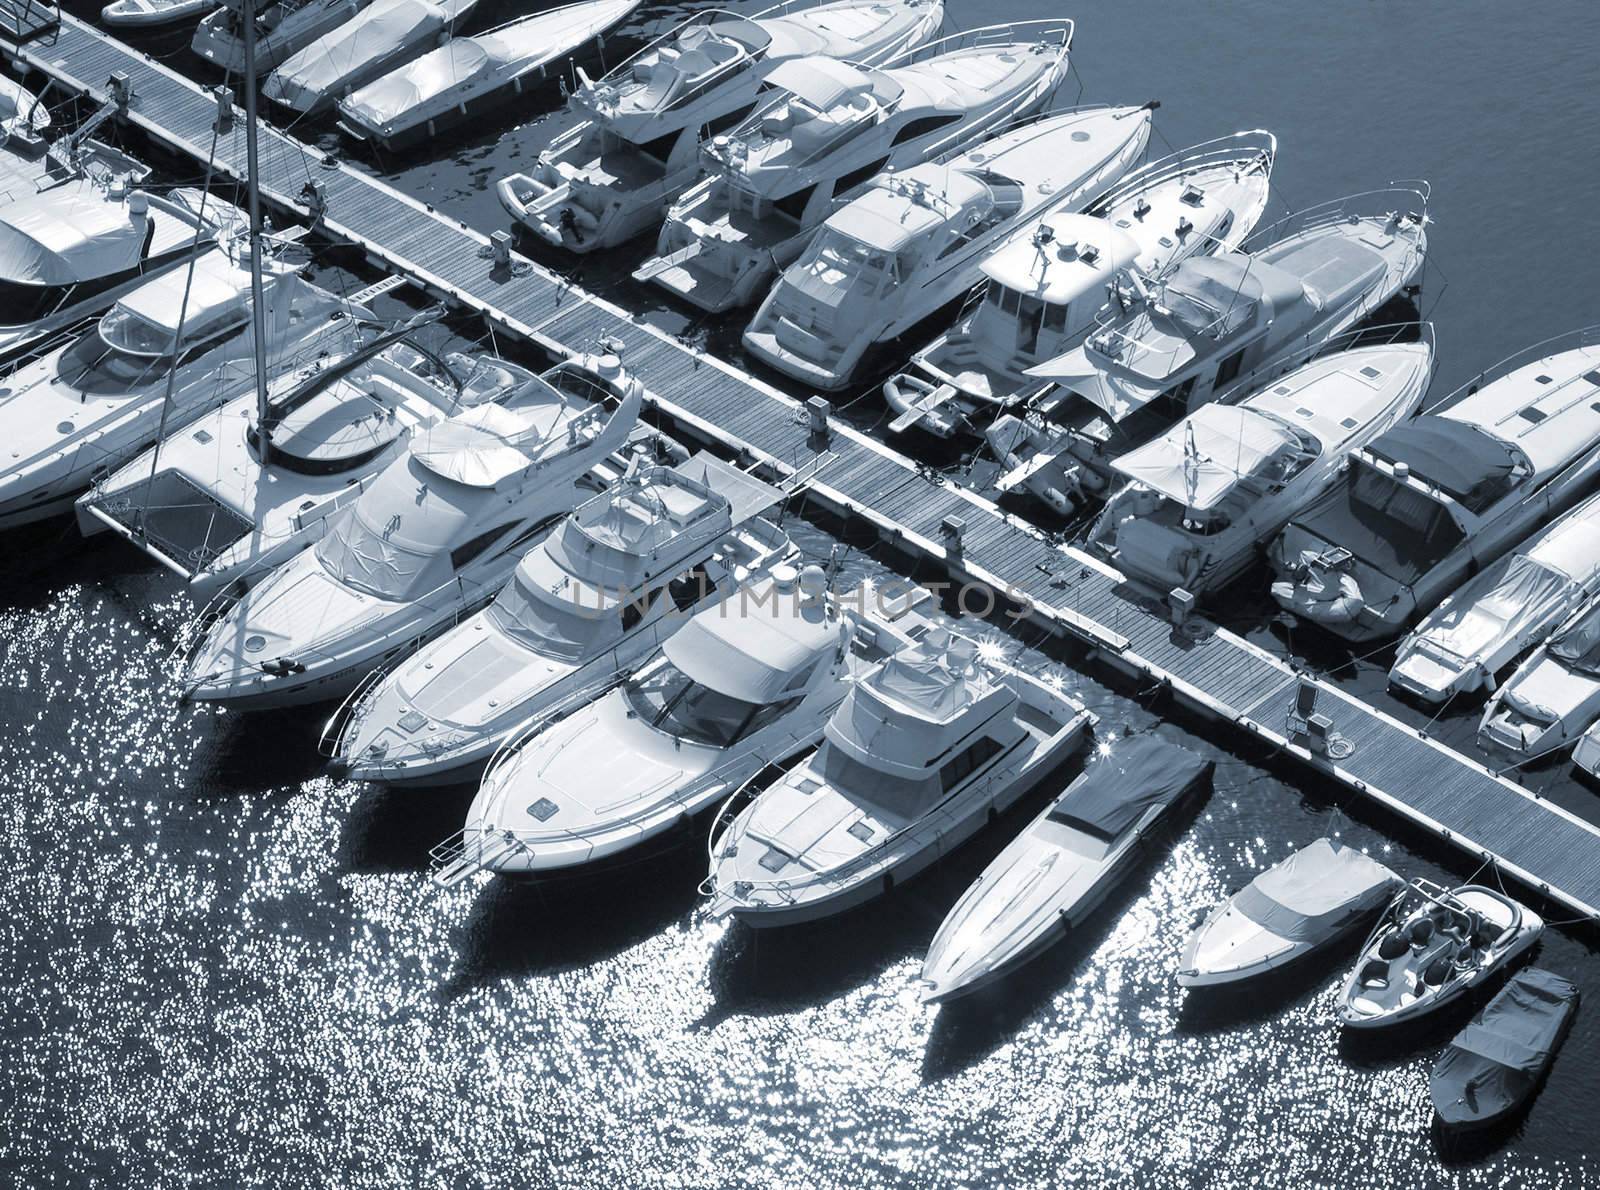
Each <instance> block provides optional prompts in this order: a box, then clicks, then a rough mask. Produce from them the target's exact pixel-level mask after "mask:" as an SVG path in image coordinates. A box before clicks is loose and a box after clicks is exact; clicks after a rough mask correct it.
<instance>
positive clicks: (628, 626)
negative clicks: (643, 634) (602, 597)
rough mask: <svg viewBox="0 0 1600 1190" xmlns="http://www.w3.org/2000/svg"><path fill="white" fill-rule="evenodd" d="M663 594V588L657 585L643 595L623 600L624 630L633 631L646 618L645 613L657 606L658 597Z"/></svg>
mask: <svg viewBox="0 0 1600 1190" xmlns="http://www.w3.org/2000/svg"><path fill="white" fill-rule="evenodd" d="M660 594H661V588H660V587H655V588H653V589H652V590H649V591H646V592H645V593H644V594H643V595H640V596H636V597H634V598H632V599H627V600H624V601H623V604H622V630H623V631H624V632H632V631H633V630H634V629H635V628H637V627H638V626H639V622H640V621H641V620H643V619H644V616H645V613H646V612H647V611H649V610H650V609H651V608H652V607H653V606H655V602H656V597H657V596H658V595H660Z"/></svg>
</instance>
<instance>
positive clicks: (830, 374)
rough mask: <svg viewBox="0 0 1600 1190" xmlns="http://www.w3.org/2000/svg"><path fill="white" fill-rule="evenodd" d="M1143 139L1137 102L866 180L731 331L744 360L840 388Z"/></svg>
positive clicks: (1088, 199)
mask: <svg viewBox="0 0 1600 1190" xmlns="http://www.w3.org/2000/svg"><path fill="white" fill-rule="evenodd" d="M1149 136H1150V109H1149V107H1148V105H1147V106H1145V107H1110V108H1107V107H1097V108H1086V109H1085V108H1080V109H1076V110H1072V111H1067V112H1062V113H1057V114H1052V115H1048V116H1042V117H1040V118H1038V119H1036V120H1033V121H1031V122H1029V123H1025V124H1023V125H1022V126H1021V127H1018V128H1013V129H1010V130H1009V131H1006V132H1003V133H1001V134H1000V135H998V136H995V137H992V138H990V139H989V140H987V141H984V142H983V143H982V144H980V145H978V146H977V147H976V148H973V149H970V150H967V151H965V152H961V153H957V154H955V155H952V156H947V157H945V158H943V159H941V160H939V161H935V162H926V163H924V164H922V165H916V166H912V167H911V168H910V169H906V170H902V171H900V172H898V173H893V174H881V175H879V176H878V177H877V178H875V179H874V180H873V183H872V185H871V186H870V187H869V188H868V189H867V191H866V192H865V193H863V194H861V195H860V196H859V197H857V198H855V199H853V200H852V201H850V202H849V203H847V204H845V205H844V206H843V207H841V208H840V209H839V210H837V211H835V212H834V213H833V214H832V215H830V216H829V217H828V219H827V221H826V222H825V223H824V224H823V225H822V227H821V229H820V230H819V231H818V232H817V234H816V236H815V237H814V238H813V239H812V240H811V242H810V244H809V246H808V247H807V248H806V250H805V252H804V253H803V254H802V255H801V256H800V259H798V260H797V261H795V263H794V264H792V265H790V266H789V267H788V269H786V270H785V271H784V273H783V276H782V277H781V278H780V279H779V281H778V283H777V284H776V285H774V286H773V287H772V292H771V293H770V294H768V295H767V299H766V301H764V302H762V304H761V308H760V309H759V310H758V311H757V312H756V316H755V318H753V319H752V320H751V322H750V326H749V329H747V330H746V331H745V333H744V345H745V348H746V350H748V351H750V352H751V353H752V354H753V355H755V356H756V357H757V358H759V359H761V360H762V361H764V362H765V363H768V364H771V365H772V366H773V367H775V368H777V369H778V370H779V371H782V372H787V373H788V374H789V375H790V376H794V377H796V378H798V379H800V380H803V381H804V382H805V383H806V384H808V385H811V386H812V387H815V388H819V389H838V388H842V387H844V386H845V385H846V384H848V383H849V382H850V380H851V378H852V377H853V376H854V374H855V371H856V368H857V366H858V365H859V364H860V363H861V359H862V357H863V356H864V355H865V354H866V351H867V349H868V348H869V347H871V346H872V345H873V344H874V343H877V342H881V341H883V340H885V339H891V338H893V337H894V336H896V335H898V334H901V333H902V332H904V331H907V330H909V329H910V328H911V327H913V326H914V325H916V324H917V323H918V322H920V321H922V320H923V319H924V318H926V317H928V315H930V314H932V313H933V312H934V311H936V310H938V309H939V308H940V307H941V306H943V305H945V303H947V302H952V301H954V300H956V299H957V298H959V297H961V295H962V294H964V293H966V292H967V291H968V290H970V289H971V288H972V287H973V286H974V285H976V284H977V283H978V282H979V281H981V280H982V273H980V272H979V266H980V265H981V264H982V262H983V260H984V258H985V257H986V256H988V255H989V254H990V253H991V252H993V251H994V250H995V248H996V247H997V246H998V245H999V244H1001V243H1003V242H1004V241H1005V240H1007V239H1009V238H1010V237H1011V236H1013V235H1015V234H1017V233H1018V232H1019V231H1021V232H1023V233H1024V234H1026V232H1027V229H1028V228H1029V227H1030V225H1031V224H1032V223H1034V222H1035V221H1036V220H1037V219H1038V218H1039V217H1040V216H1041V215H1044V214H1046V213H1047V212H1050V211H1055V210H1061V211H1081V210H1082V209H1083V208H1084V207H1086V206H1088V205H1089V204H1090V203H1092V202H1093V201H1094V200H1095V199H1097V198H1099V197H1100V196H1101V195H1102V194H1104V193H1105V192H1106V190H1107V189H1109V188H1110V187H1111V186H1112V185H1113V184H1114V183H1115V182H1116V181H1117V179H1119V178H1120V177H1122V175H1123V174H1125V173H1127V171H1128V170H1129V169H1130V168H1131V167H1132V165H1133V163H1134V162H1135V161H1137V160H1138V159H1139V157H1140V156H1141V155H1142V154H1143V152H1144V147H1145V142H1146V141H1147V140H1148V139H1149Z"/></svg>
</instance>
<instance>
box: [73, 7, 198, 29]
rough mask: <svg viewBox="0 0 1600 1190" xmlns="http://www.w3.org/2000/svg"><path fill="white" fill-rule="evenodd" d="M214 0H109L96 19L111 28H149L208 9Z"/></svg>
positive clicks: (195, 15) (171, 22) (194, 15)
mask: <svg viewBox="0 0 1600 1190" xmlns="http://www.w3.org/2000/svg"><path fill="white" fill-rule="evenodd" d="M215 2H216V0H111V3H110V4H107V5H106V6H105V7H104V8H102V9H101V10H100V19H101V20H102V21H104V22H105V23H106V24H107V25H109V26H110V27H111V28H113V29H117V28H126V29H151V28H154V27H155V26H157V25H175V24H177V23H178V22H179V21H184V20H188V19H189V18H190V17H197V16H200V15H202V14H203V13H206V12H209V11H210V10H211V8H212V6H213V5H214V4H215Z"/></svg>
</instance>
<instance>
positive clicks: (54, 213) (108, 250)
mask: <svg viewBox="0 0 1600 1190" xmlns="http://www.w3.org/2000/svg"><path fill="white" fill-rule="evenodd" d="M149 229H150V219H149V217H148V216H145V217H140V218H133V217H130V216H129V214H128V208H127V206H126V205H125V204H123V203H120V202H113V201H111V200H110V199H108V198H106V197H105V196H104V195H103V194H101V193H100V192H99V191H98V190H93V189H87V190H78V191H73V190H64V191H63V190H57V191H53V192H51V193H50V194H48V195H43V196H38V197H32V198H24V199H21V200H19V201H17V202H14V203H11V204H9V205H8V206H7V207H6V208H5V210H4V211H3V212H0V280H5V281H15V282H19V283H21V284H25V285H72V284H75V283H76V282H79V281H94V280H98V279H99V278H101V277H109V276H112V275H113V274H116V273H120V272H122V271H124V270H126V269H131V268H133V267H134V266H135V265H137V264H138V263H139V261H140V259H141V257H142V256H143V254H144V245H145V241H146V239H147V236H148V232H149Z"/></svg>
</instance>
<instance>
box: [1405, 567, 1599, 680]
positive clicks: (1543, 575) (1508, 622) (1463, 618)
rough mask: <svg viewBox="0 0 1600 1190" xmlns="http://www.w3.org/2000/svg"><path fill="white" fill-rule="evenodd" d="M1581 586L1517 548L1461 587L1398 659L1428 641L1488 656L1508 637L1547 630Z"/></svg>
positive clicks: (1457, 653)
mask: <svg viewBox="0 0 1600 1190" xmlns="http://www.w3.org/2000/svg"><path fill="white" fill-rule="evenodd" d="M1575 595H1576V590H1575V587H1574V584H1573V582H1572V580H1571V579H1569V578H1568V577H1567V576H1566V575H1564V574H1561V573H1560V572H1559V571H1555V570H1551V569H1550V568H1549V567H1548V566H1543V565H1541V564H1540V563H1538V562H1536V561H1534V560H1533V559H1532V558H1529V557H1528V556H1527V555H1525V554H1516V555H1513V556H1512V557H1510V558H1503V559H1501V561H1499V562H1498V563H1496V564H1495V565H1494V566H1491V567H1490V568H1489V569H1488V570H1485V571H1483V573H1481V574H1479V575H1477V576H1476V577H1475V578H1473V579H1472V580H1471V581H1469V582H1468V583H1466V584H1465V585H1463V586H1462V587H1461V588H1460V589H1459V590H1457V591H1456V593H1455V596H1454V597H1453V599H1452V600H1451V602H1449V603H1448V604H1444V605H1441V606H1440V607H1439V608H1438V609H1437V610H1436V611H1434V612H1433V613H1432V614H1431V615H1429V616H1428V618H1427V619H1425V620H1424V621H1423V622H1422V623H1421V624H1420V625H1418V626H1417V630H1416V631H1415V632H1414V633H1412V635H1411V636H1409V637H1407V638H1406V641H1405V643H1404V644H1402V645H1401V646H1400V651H1399V659H1398V661H1397V662H1396V664H1397V665H1398V664H1399V663H1401V662H1404V660H1405V659H1406V657H1408V656H1409V655H1410V654H1411V653H1413V652H1415V651H1417V648H1418V646H1419V645H1421V644H1422V643H1423V642H1426V643H1427V645H1428V647H1429V650H1430V651H1433V650H1437V651H1440V652H1443V653H1445V654H1448V655H1450V656H1453V657H1459V658H1462V659H1463V660H1467V661H1472V660H1478V659H1487V658H1488V657H1489V655H1490V654H1492V653H1493V652H1494V651H1495V650H1497V649H1498V648H1500V647H1502V646H1503V645H1504V644H1505V643H1506V642H1508V641H1514V640H1528V639H1532V638H1533V637H1534V636H1535V635H1542V633H1541V632H1540V629H1541V628H1545V629H1547V628H1548V627H1549V626H1550V625H1551V624H1552V623H1553V622H1554V621H1555V620H1556V619H1558V618H1560V617H1561V616H1562V615H1564V614H1566V612H1567V610H1568V609H1569V608H1570V607H1571V606H1572V600H1573V598H1574V596H1575Z"/></svg>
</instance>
